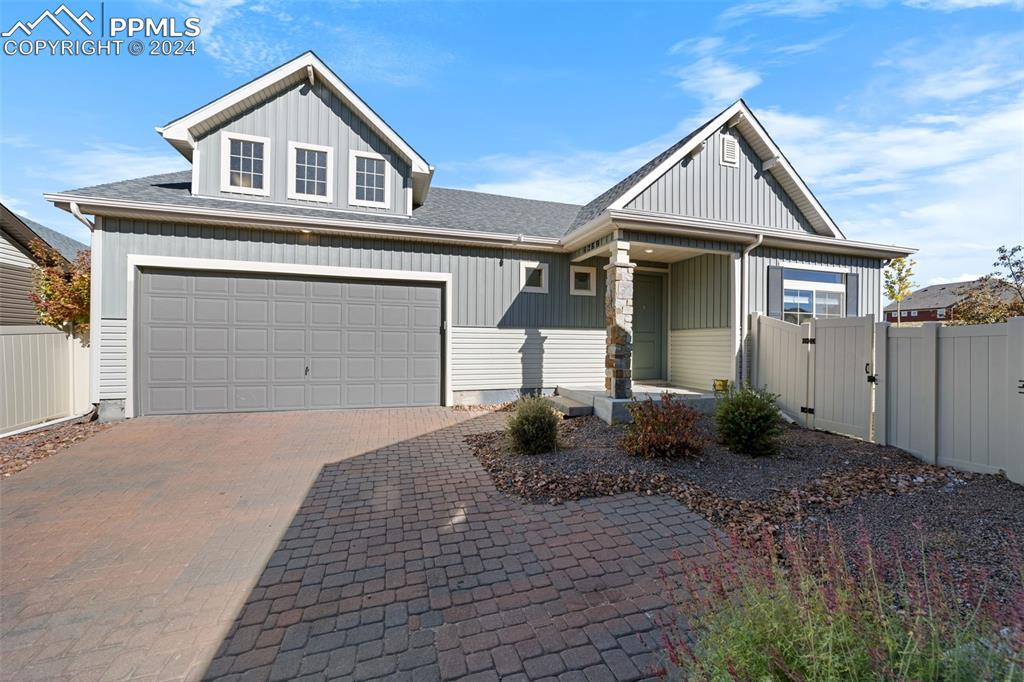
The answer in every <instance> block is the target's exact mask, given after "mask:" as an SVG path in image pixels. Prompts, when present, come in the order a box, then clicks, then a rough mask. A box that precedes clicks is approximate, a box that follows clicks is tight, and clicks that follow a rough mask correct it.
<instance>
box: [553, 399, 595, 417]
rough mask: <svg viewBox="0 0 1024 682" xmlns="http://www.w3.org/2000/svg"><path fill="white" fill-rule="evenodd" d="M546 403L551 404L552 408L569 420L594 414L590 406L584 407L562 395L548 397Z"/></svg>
mask: <svg viewBox="0 0 1024 682" xmlns="http://www.w3.org/2000/svg"><path fill="white" fill-rule="evenodd" d="M548 402H549V403H551V406H552V407H554V408H555V409H556V410H558V411H559V412H561V413H562V414H564V415H565V416H566V417H567V418H570V419H571V418H572V417H586V416H588V415H591V414H594V407H593V406H592V405H584V404H583V403H581V402H579V401H576V400H573V399H572V398H567V397H566V396H564V395H552V396H548Z"/></svg>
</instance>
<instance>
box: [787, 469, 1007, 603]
mask: <svg viewBox="0 0 1024 682" xmlns="http://www.w3.org/2000/svg"><path fill="white" fill-rule="evenodd" d="M826 527H828V528H831V530H832V531H833V532H835V533H836V534H837V535H838V537H839V538H840V539H841V540H842V541H843V545H844V547H848V548H853V550H854V551H855V552H856V547H857V538H858V535H859V533H860V532H861V531H862V530H863V532H865V533H866V534H867V535H868V537H870V538H872V539H873V540H875V543H876V544H880V545H882V546H885V547H889V548H892V549H895V550H897V551H898V552H899V553H900V554H901V555H902V556H904V557H910V558H911V561H912V558H913V557H920V554H921V552H922V550H923V551H924V552H925V553H926V554H927V556H929V557H931V558H932V559H937V560H938V561H939V563H940V564H942V565H944V567H945V570H947V571H949V573H950V576H949V577H950V578H951V579H952V580H953V581H954V582H955V583H957V584H958V585H960V586H962V587H965V588H969V589H968V591H970V590H977V589H978V586H979V585H982V584H985V585H987V586H988V589H992V590H994V592H995V594H994V596H995V598H996V599H997V600H998V601H1000V602H1003V601H1006V600H1007V599H1010V598H1012V597H1014V596H1015V595H1020V594H1021V590H1024V576H1022V574H1021V572H1022V571H1024V557H1022V556H1021V551H1022V542H1024V486H1020V485H1016V484H1014V483H1012V482H1010V481H1009V480H1007V479H1006V478H1004V477H1002V476H992V475H977V476H973V477H972V478H971V479H970V480H965V481H962V482H961V483H955V482H951V483H950V484H947V485H945V486H941V487H937V488H928V489H924V490H918V491H915V492H912V493H908V494H906V495H898V496H895V497H890V496H884V497H883V496H878V495H872V496H868V497H863V498H861V499H858V500H854V501H852V502H851V503H850V504H849V505H847V506H845V507H843V508H841V509H834V510H832V511H830V512H829V513H827V514H823V515H816V516H810V517H807V518H805V519H803V520H801V521H794V522H791V523H788V524H787V525H786V529H787V530H790V531H794V532H801V533H822V532H825V529H826Z"/></svg>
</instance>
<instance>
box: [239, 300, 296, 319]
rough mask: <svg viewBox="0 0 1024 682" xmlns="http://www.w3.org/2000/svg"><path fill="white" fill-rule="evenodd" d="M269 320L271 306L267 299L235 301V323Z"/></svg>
mask: <svg viewBox="0 0 1024 682" xmlns="http://www.w3.org/2000/svg"><path fill="white" fill-rule="evenodd" d="M300 305H301V304H300ZM268 322H270V306H269V304H268V302H267V301H250V300H244V299H243V300H236V301H235V324H252V325H266V324H267V323H268Z"/></svg>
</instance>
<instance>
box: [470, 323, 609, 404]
mask: <svg viewBox="0 0 1024 682" xmlns="http://www.w3.org/2000/svg"><path fill="white" fill-rule="evenodd" d="M604 347H605V332H604V330H603V329H602V330H596V329H593V330H592V329H493V328H483V327H456V328H455V329H453V330H452V389H453V390H455V391H463V390H487V389H503V388H516V389H518V388H550V387H554V386H557V385H570V386H571V385H585V384H595V383H601V382H603V381H604Z"/></svg>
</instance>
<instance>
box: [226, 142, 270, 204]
mask: <svg viewBox="0 0 1024 682" xmlns="http://www.w3.org/2000/svg"><path fill="white" fill-rule="evenodd" d="M231 140H242V141H244V142H261V143H263V188H262V189H256V188H253V187H234V186H232V185H231ZM270 169H271V165H270V138H269V137H260V136H259V135H247V134H246V133H232V132H229V131H222V132H221V134H220V191H221V192H228V193H230V194H252V195H254V196H260V197H269V196H270V175H271V174H270Z"/></svg>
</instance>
